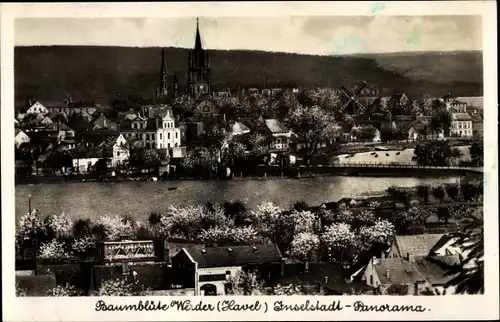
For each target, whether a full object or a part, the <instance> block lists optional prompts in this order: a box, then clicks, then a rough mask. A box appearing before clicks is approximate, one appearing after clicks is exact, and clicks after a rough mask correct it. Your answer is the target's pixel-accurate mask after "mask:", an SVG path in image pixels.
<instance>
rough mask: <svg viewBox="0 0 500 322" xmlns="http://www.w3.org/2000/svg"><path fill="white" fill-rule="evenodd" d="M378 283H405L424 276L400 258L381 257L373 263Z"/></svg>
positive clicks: (413, 281) (423, 278)
mask: <svg viewBox="0 0 500 322" xmlns="http://www.w3.org/2000/svg"><path fill="white" fill-rule="evenodd" d="M374 268H375V271H376V272H377V275H378V277H379V279H380V284H382V285H384V284H385V285H387V284H406V283H416V282H418V281H424V280H425V277H424V276H423V275H422V274H421V273H420V272H419V271H418V270H417V269H416V268H415V267H414V266H413V265H412V264H411V263H410V262H408V261H406V260H404V259H402V258H381V259H378V260H377V261H376V263H375V264H374Z"/></svg>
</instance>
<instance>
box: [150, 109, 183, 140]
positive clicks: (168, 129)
mask: <svg viewBox="0 0 500 322" xmlns="http://www.w3.org/2000/svg"><path fill="white" fill-rule="evenodd" d="M156 122H157V123H156V124H157V126H156V137H157V140H156V148H157V149H171V148H174V147H175V148H177V147H180V146H181V131H180V129H179V128H177V127H175V120H174V115H173V113H172V111H171V110H170V109H168V110H167V111H166V112H163V113H162V114H160V115H158V117H157V118H156Z"/></svg>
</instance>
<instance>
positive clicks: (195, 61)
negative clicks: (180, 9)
mask: <svg viewBox="0 0 500 322" xmlns="http://www.w3.org/2000/svg"><path fill="white" fill-rule="evenodd" d="M188 62H189V66H188V90H189V93H190V94H191V95H192V96H194V97H196V98H197V97H199V96H200V95H203V94H210V93H211V87H212V82H211V77H210V58H209V57H208V53H207V52H206V51H205V50H204V49H203V47H202V45H201V35H200V23H199V19H198V18H196V36H195V43H194V49H192V50H190V51H189V57H188Z"/></svg>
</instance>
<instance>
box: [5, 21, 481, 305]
mask: <svg viewBox="0 0 500 322" xmlns="http://www.w3.org/2000/svg"><path fill="white" fill-rule="evenodd" d="M186 60H187V64H188V74H187V79H188V81H187V86H181V84H180V82H179V79H178V77H179V76H180V75H178V74H177V73H176V72H175V71H173V70H171V69H169V65H168V61H169V57H168V56H167V55H166V54H165V50H163V49H159V50H158V61H157V65H158V73H157V85H156V87H155V88H154V89H151V92H153V94H152V95H149V96H147V97H143V98H141V99H134V100H132V99H126V98H125V99H124V98H116V99H114V100H112V101H111V102H109V104H104V103H96V102H95V101H93V100H92V98H86V99H73V97H72V95H71V94H69V95H67V96H66V97H61V98H54V99H55V101H54V100H53V101H50V100H45V99H38V98H36V97H33V98H32V99H29V100H28V101H27V102H24V103H23V104H21V106H16V118H15V121H14V122H15V171H16V190H19V189H22V188H21V187H26V186H29V187H31V186H32V185H47V186H50V185H51V184H54V185H56V184H64V185H65V188H64V189H71V188H68V187H69V186H71V185H73V186H76V185H96V187H99V188H96V189H107V188H106V187H109V186H110V185H112V184H121V183H123V184H125V183H126V182H127V181H140V183H137V184H142V185H148V187H163V190H162V192H160V193H159V194H165V195H168V194H169V193H171V194H179V195H180V194H182V193H183V190H182V189H184V188H181V186H182V184H183V182H195V184H198V183H199V184H200V185H202V184H207V182H219V181H222V182H230V183H231V184H234V182H236V184H237V185H244V184H245V181H246V180H257V182H259V183H257V184H256V186H257V188H255V189H258V187H259V184H260V185H262V182H270V181H273V180H274V181H279V182H280V183H279V184H281V185H283V186H284V185H287V186H295V185H299V184H300V183H299V182H300V181H301V180H306V179H308V178H317V177H319V178H324V177H346V178H356V179H360V180H366V181H368V180H371V178H372V177H384V178H385V177H396V178H397V177H403V178H406V177H425V178H427V179H429V181H426V182H425V183H416V184H413V185H410V186H408V185H405V186H403V187H401V186H398V185H397V184H393V185H389V186H387V185H385V186H382V185H381V186H380V187H378V189H379V190H382V191H377V193H371V194H370V193H368V194H367V196H364V197H361V196H349V197H348V196H347V194H346V195H345V197H343V198H340V199H339V198H337V199H338V200H321V201H319V202H316V200H314V202H316V203H315V204H313V203H311V202H310V201H308V200H305V199H306V198H304V197H302V196H301V195H302V194H303V192H302V191H299V192H296V193H295V194H294V195H293V197H294V198H295V200H290V201H291V202H289V204H287V205H283V204H279V203H277V202H272V201H270V200H263V199H260V200H258V202H250V204H247V203H246V202H245V201H242V200H239V198H228V199H227V200H225V199H220V200H217V201H214V202H212V201H208V200H205V201H204V202H201V203H199V204H196V205H194V204H188V203H187V202H186V204H173V203H171V202H166V203H165V204H164V205H160V207H164V208H163V209H161V210H159V211H156V208H154V209H153V208H147V207H148V206H147V205H146V206H145V205H142V207H143V208H141V209H142V215H140V216H137V215H136V214H135V213H130V212H128V211H123V213H115V214H113V215H107V214H104V212H101V211H96V212H95V213H94V214H87V215H83V216H80V215H78V216H74V215H69V214H66V213H50V212H51V209H50V205H49V204H47V205H45V204H44V205H43V206H40V205H39V202H40V203H41V202H42V199H47V198H40V197H39V198H34V197H32V195H31V192H29V191H28V190H26V193H25V194H24V195H23V196H22V197H23V198H22V199H21V198H20V197H19V196H16V207H18V208H21V207H22V209H23V212H22V213H20V214H19V215H18V214H17V212H16V219H17V221H18V225H17V227H16V290H17V292H18V296H79V295H80V296H88V295H97V296H106V295H114V296H125V295H135V296H141V295H261V294H262V295H299V294H311V295H313V294H314V295H316V294H324V295H342V294H352V295H360V294H370V295H377V294H382V295H387V294H390V295H447V294H455V293H462V294H463V293H481V292H483V291H484V285H483V283H484V282H483V281H482V274H484V273H483V258H482V247H483V246H482V243H483V239H482V238H483V227H482V225H483V223H482V220H483V217H482V216H483V202H482V198H483V179H482V175H483V170H482V167H483V117H484V116H483V114H484V113H483V98H482V97H480V96H467V97H466V96H455V95H453V93H446V94H444V95H442V96H439V97H432V96H430V95H427V94H425V93H422V94H421V96H419V97H412V95H409V94H407V93H405V92H401V91H399V90H398V89H397V88H387V87H379V85H377V84H372V83H370V82H367V81H365V80H363V79H360V81H359V82H358V83H357V84H338V86H336V87H331V88H305V87H303V86H300V85H296V84H293V85H292V86H284V84H281V85H280V84H276V83H274V84H267V86H264V87H260V88H257V87H247V88H243V87H241V86H235V87H231V86H228V87H225V88H220V87H217V86H214V85H213V84H212V65H211V57H210V55H209V52H208V51H207V50H205V49H204V48H203V46H202V37H201V32H200V26H199V23H198V22H197V23H196V31H195V37H194V47H193V48H192V49H191V50H189V53H188V57H187V59H186ZM214 72H216V71H214ZM270 83H271V82H270ZM443 177H444V179H443ZM436 178H439V180H437V179H436ZM435 179H436V180H435ZM142 181H145V182H144V183H143V182H142ZM366 181H365V182H366ZM357 182H360V183H358V184H361V188H359V189H362V185H363V184H364V182H363V181H357ZM222 184H224V183H222ZM102 187H104V188H102ZM204 187H205V186H204ZM207 187H208V186H207ZM146 189H156V188H146ZM204 189H206V190H210V189H209V188H204ZM152 191H154V190H152ZM156 193H158V192H156ZM148 194H153V193H148ZM242 194H244V193H242ZM131 197H133V195H131ZM52 198H54V197H52ZM148 198H151V197H150V196H148ZM17 199H21V200H17ZM86 199H91V198H86ZM241 199H242V198H241ZM79 200H81V199H79ZM148 200H150V199H145V200H143V201H142V202H143V203H146V204H147V203H148ZM183 200H184V199H183ZM62 202H64V201H62ZM89 202H91V201H88V200H83V201H82V204H84V203H89ZM100 202H102V201H100ZM120 202H122V203H126V202H125V201H123V200H120ZM111 203H113V201H111ZM151 203H158V201H154V202H153V201H151ZM21 204H22V206H21ZM45 206H46V208H45ZM80 206H81V207H83V205H80ZM75 207H76V208H77V207H78V206H77V205H76V206H75ZM102 207H105V206H104V205H103V206H102ZM128 209H130V208H128ZM24 210H26V211H24ZM471 276H472V277H471Z"/></svg>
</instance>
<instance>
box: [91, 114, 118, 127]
mask: <svg viewBox="0 0 500 322" xmlns="http://www.w3.org/2000/svg"><path fill="white" fill-rule="evenodd" d="M92 129H93V130H97V129H108V130H112V131H118V125H117V124H116V123H115V122H113V121H111V120H109V119H108V118H107V117H106V116H104V115H101V116H99V117H98V118H97V119H95V120H94V121H93V122H92Z"/></svg>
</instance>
